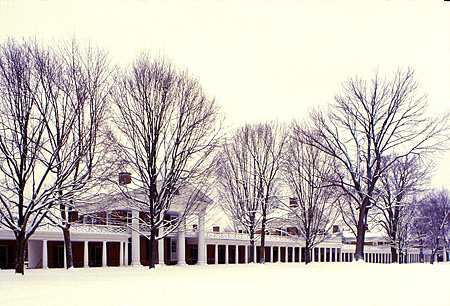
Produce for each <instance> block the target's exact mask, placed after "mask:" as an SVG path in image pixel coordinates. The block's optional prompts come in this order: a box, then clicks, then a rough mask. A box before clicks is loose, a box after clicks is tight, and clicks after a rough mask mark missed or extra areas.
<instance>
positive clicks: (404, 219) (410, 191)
mask: <svg viewBox="0 0 450 306" xmlns="http://www.w3.org/2000/svg"><path fill="white" fill-rule="evenodd" d="M393 159H395V161H394V162H391V161H392V160H393ZM382 164H383V165H384V164H390V165H391V166H390V167H389V168H387V169H386V171H385V172H384V173H383V174H381V177H380V184H379V185H380V187H379V188H377V190H376V192H377V193H378V197H377V201H376V202H375V206H376V208H377V210H376V212H377V216H376V219H377V220H378V222H379V224H380V225H381V226H382V228H383V229H384V230H385V232H386V234H387V235H388V237H389V238H390V240H391V258H392V262H397V259H398V258H400V259H401V258H403V255H404V252H405V250H406V248H407V247H408V245H409V242H410V239H412V238H413V235H410V229H411V226H412V223H413V218H414V215H415V212H416V209H415V207H414V205H415V201H414V199H415V197H416V194H417V192H419V191H423V188H422V187H423V185H424V184H425V181H426V179H427V174H428V173H427V170H426V169H428V168H429V167H425V166H424V165H423V164H422V162H421V161H420V159H419V157H418V156H416V155H412V156H405V157H403V158H400V159H396V158H395V155H394V156H387V157H386V158H384V159H383V162H382Z"/></svg>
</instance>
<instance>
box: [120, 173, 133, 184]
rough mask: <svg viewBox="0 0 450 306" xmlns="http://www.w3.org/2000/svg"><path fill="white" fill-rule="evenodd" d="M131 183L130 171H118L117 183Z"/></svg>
mask: <svg viewBox="0 0 450 306" xmlns="http://www.w3.org/2000/svg"><path fill="white" fill-rule="evenodd" d="M130 183H131V173H130V172H120V173H119V184H120V185H128V184H130Z"/></svg>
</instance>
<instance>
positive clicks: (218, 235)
mask: <svg viewBox="0 0 450 306" xmlns="http://www.w3.org/2000/svg"><path fill="white" fill-rule="evenodd" d="M260 236H261V235H255V240H260V239H261V237H260ZM206 238H212V239H232V240H245V241H248V240H249V239H250V237H249V235H248V234H244V233H234V232H207V233H206ZM265 239H266V241H267V242H276V241H280V242H296V241H298V240H299V238H298V237H292V236H275V235H266V237H265Z"/></svg>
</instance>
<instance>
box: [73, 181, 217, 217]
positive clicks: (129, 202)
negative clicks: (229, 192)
mask: <svg viewBox="0 0 450 306" xmlns="http://www.w3.org/2000/svg"><path fill="white" fill-rule="evenodd" d="M133 199H136V200H137V201H134V200H133ZM138 201H143V202H146V201H148V196H147V192H146V191H145V190H144V189H143V188H136V189H133V190H126V189H125V188H123V189H122V191H120V192H118V193H115V194H104V195H99V196H96V197H95V198H93V200H92V201H90V203H88V204H87V203H83V204H81V205H77V210H78V211H79V212H81V213H94V212H101V211H113V210H131V209H132V208H138V209H139V210H146V207H145V205H139V204H138ZM212 202H213V201H212V200H211V198H209V197H208V196H207V195H206V194H205V193H203V192H202V191H200V190H199V189H197V188H195V187H194V186H192V185H190V184H186V185H184V186H183V187H181V188H179V189H178V190H177V192H176V193H175V194H174V196H173V198H172V200H171V203H170V210H169V211H175V212H176V211H183V210H185V208H186V205H187V203H195V204H193V205H196V206H198V207H197V209H196V210H203V209H206V207H207V206H208V205H210V204H211V203H212Z"/></svg>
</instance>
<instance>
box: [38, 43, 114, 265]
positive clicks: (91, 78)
mask: <svg viewBox="0 0 450 306" xmlns="http://www.w3.org/2000/svg"><path fill="white" fill-rule="evenodd" d="M51 56H52V57H53V58H54V60H56V61H57V62H58V65H54V66H50V69H44V67H42V68H43V69H39V72H40V79H41V80H42V85H43V88H44V90H45V93H46V96H47V99H48V103H49V104H50V106H51V113H50V114H49V118H46V120H45V131H46V134H47V135H48V140H49V142H48V145H49V147H50V149H51V151H53V152H56V153H55V158H56V167H55V169H53V170H52V172H53V173H54V179H55V183H56V184H57V202H58V210H57V211H51V212H50V213H49V214H48V215H47V217H48V218H49V219H50V220H51V222H52V223H54V224H56V225H57V226H59V227H60V228H61V229H62V231H63V236H64V243H65V250H66V263H67V268H70V267H72V266H73V255H72V243H71V239H70V226H71V223H72V221H76V220H75V218H73V220H71V218H70V217H69V216H70V212H71V211H74V210H75V209H76V207H75V206H76V204H77V203H78V204H80V203H83V202H84V201H89V197H91V196H92V187H94V186H95V187H96V188H97V187H98V186H101V184H100V181H101V180H102V178H101V176H105V175H106V173H105V172H104V171H100V172H101V174H100V173H97V175H96V173H95V171H96V169H95V168H96V167H98V166H99V164H100V163H102V162H104V161H107V160H108V159H106V158H105V155H106V154H107V151H108V147H109V146H108V145H106V144H107V142H106V141H104V138H105V137H102V139H103V140H102V141H100V137H99V136H100V133H101V132H102V130H101V129H103V130H104V129H105V124H104V118H105V114H106V111H107V102H108V100H107V99H108V95H109V90H110V84H111V82H110V81H109V76H110V74H111V69H110V65H109V59H108V55H107V53H106V52H105V51H103V50H100V49H98V48H95V47H92V46H91V45H90V44H86V45H85V46H84V47H83V46H81V45H80V44H79V43H78V42H77V41H76V39H72V41H70V42H62V43H60V44H59V45H58V46H57V48H56V49H55V50H54V51H53V53H52V54H51ZM38 59H39V64H40V65H45V60H46V57H45V56H42V55H41V56H39V57H38ZM99 143H100V146H99ZM102 169H103V170H104V169H105V167H102ZM97 172H99V171H97ZM106 176H107V175H106ZM74 215H76V214H74Z"/></svg>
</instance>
